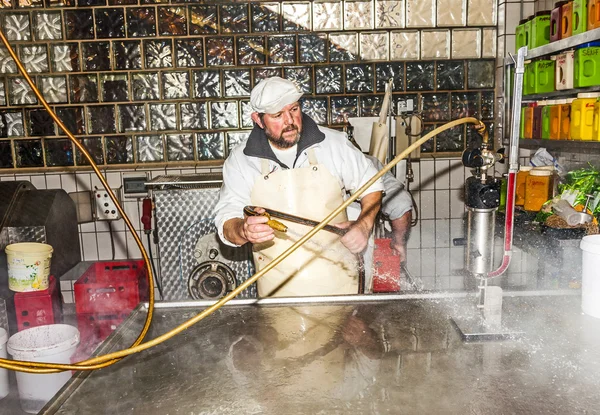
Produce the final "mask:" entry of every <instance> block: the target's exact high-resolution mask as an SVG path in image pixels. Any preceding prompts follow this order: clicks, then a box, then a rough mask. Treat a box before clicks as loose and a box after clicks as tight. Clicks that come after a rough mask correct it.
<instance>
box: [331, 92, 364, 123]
mask: <svg viewBox="0 0 600 415" xmlns="http://www.w3.org/2000/svg"><path fill="white" fill-rule="evenodd" d="M330 102H331V123H332V124H343V123H346V122H347V121H348V118H352V117H358V97H332V98H331V100H330Z"/></svg>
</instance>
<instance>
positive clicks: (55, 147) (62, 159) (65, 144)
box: [44, 138, 74, 167]
mask: <svg viewBox="0 0 600 415" xmlns="http://www.w3.org/2000/svg"><path fill="white" fill-rule="evenodd" d="M44 147H45V148H46V165H47V166H49V167H54V166H72V165H73V164H74V162H73V159H74V157H73V143H71V140H68V139H64V138H60V139H58V140H57V139H54V140H44Z"/></svg>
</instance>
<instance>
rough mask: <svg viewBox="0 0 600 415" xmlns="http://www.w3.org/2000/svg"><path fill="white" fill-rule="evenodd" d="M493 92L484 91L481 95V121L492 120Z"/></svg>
mask: <svg viewBox="0 0 600 415" xmlns="http://www.w3.org/2000/svg"><path fill="white" fill-rule="evenodd" d="M494 104H495V97H494V91H486V92H482V93H481V119H483V120H493V119H494Z"/></svg>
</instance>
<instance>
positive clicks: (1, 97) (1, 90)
mask: <svg viewBox="0 0 600 415" xmlns="http://www.w3.org/2000/svg"><path fill="white" fill-rule="evenodd" d="M7 102H8V101H7V99H6V89H5V87H4V80H3V79H0V105H2V106H4V105H6V103H7Z"/></svg>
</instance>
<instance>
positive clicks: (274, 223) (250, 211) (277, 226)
mask: <svg viewBox="0 0 600 415" xmlns="http://www.w3.org/2000/svg"><path fill="white" fill-rule="evenodd" d="M244 213H245V214H246V215H248V216H265V217H266V218H268V219H269V220H268V221H267V225H269V226H270V227H271V228H272V229H274V230H276V231H279V232H287V230H288V228H287V226H285V225H284V224H283V223H281V222H279V221H278V220H275V219H271V215H270V214H268V213H267V212H263V213H258V212H257V211H256V210H254V207H253V206H246V207H244Z"/></svg>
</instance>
